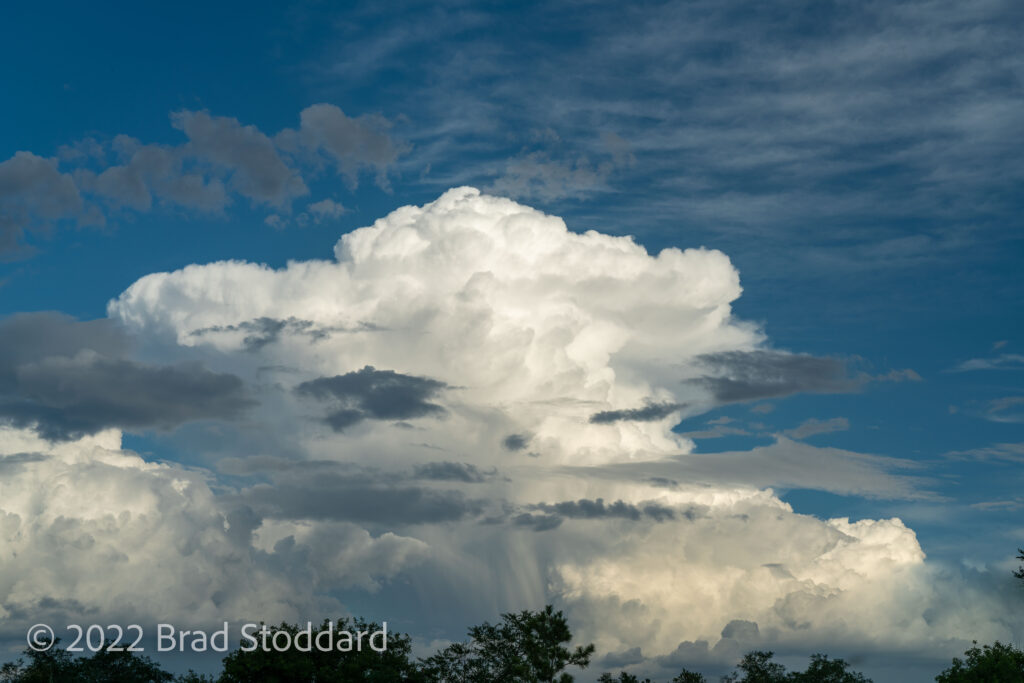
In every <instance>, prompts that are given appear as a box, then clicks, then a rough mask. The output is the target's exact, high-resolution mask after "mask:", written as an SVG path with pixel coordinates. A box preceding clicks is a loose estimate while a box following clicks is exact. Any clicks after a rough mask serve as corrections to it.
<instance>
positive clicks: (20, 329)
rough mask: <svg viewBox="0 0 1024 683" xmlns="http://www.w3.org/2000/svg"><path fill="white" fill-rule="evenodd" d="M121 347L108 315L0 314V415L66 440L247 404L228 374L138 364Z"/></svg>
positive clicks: (172, 422)
mask: <svg viewBox="0 0 1024 683" xmlns="http://www.w3.org/2000/svg"><path fill="white" fill-rule="evenodd" d="M128 346H129V341H128V339H127V338H126V337H125V335H124V333H123V332H122V331H121V330H120V329H119V328H117V327H116V326H115V324H114V323H113V322H112V321H110V320H95V321H86V322H79V321H77V320H74V319H73V318H70V317H68V316H65V315H61V314H56V313H33V314H22V315H16V316H13V317H10V318H7V319H5V320H2V321H0V420H4V421H6V422H8V423H11V424H14V425H16V426H23V427H28V426H34V427H35V428H36V429H37V430H38V432H39V433H40V434H41V435H42V436H44V437H45V438H47V439H52V440H65V439H71V438H76V437H78V436H81V435H83V434H93V433H96V432H98V431H101V430H103V429H107V428H111V427H117V428H121V429H150V428H158V429H171V428H173V427H176V426H178V425H180V424H182V423H184V422H188V421H190V420H197V419H206V418H233V417H236V416H238V415H239V414H240V413H241V411H242V410H244V409H245V408H246V407H248V406H250V405H251V404H252V401H251V400H249V399H248V398H247V396H246V393H245V390H244V387H243V384H242V381H241V380H240V379H239V378H238V377H236V376H234V375H231V374H224V373H215V372H211V371H209V370H206V369H205V368H203V367H202V366H200V365H198V364H195V363H191V364H180V365H173V366H157V365H148V364H143V363H138V362H135V361H133V360H130V359H128V358H125V357H124V355H125V353H126V352H127V350H128Z"/></svg>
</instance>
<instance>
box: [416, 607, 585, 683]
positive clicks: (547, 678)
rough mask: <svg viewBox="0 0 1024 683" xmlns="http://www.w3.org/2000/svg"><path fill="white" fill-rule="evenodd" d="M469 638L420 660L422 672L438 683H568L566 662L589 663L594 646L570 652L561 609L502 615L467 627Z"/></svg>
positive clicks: (550, 608)
mask: <svg viewBox="0 0 1024 683" xmlns="http://www.w3.org/2000/svg"><path fill="white" fill-rule="evenodd" d="M469 637H470V641H469V642H466V643H455V644H454V645H450V646H449V647H447V648H445V649H444V650H442V651H441V652H438V653H437V654H436V655H434V656H433V657H430V658H429V659H427V660H425V661H424V662H423V664H424V667H423V668H424V673H426V674H427V677H428V680H430V681H436V682H437V683H493V682H494V681H502V683H571V681H572V680H573V677H572V676H571V675H569V674H568V673H566V672H565V671H564V669H565V668H566V667H567V666H578V667H580V668H584V667H586V666H587V665H589V664H590V657H591V655H593V654H594V646H593V645H592V644H591V645H587V646H577V647H576V648H575V649H574V650H570V649H569V648H568V647H567V645H568V643H569V642H570V641H571V640H572V632H571V631H570V630H569V625H568V622H567V621H566V619H565V616H564V615H563V614H562V612H561V611H558V612H556V611H554V608H553V607H552V606H551V605H548V606H547V607H545V608H544V609H543V610H540V611H538V612H531V611H529V610H526V611H523V612H519V613H518V614H515V613H509V614H503V615H501V623H500V624H497V625H492V624H489V623H487V622H484V623H483V624H481V625H479V626H473V627H472V628H470V629H469Z"/></svg>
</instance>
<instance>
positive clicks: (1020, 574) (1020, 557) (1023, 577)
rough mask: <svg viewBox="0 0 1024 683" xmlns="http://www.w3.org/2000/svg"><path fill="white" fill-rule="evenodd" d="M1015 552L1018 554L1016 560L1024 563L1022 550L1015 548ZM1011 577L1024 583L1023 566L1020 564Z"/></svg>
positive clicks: (1023, 549) (1023, 550)
mask: <svg viewBox="0 0 1024 683" xmlns="http://www.w3.org/2000/svg"><path fill="white" fill-rule="evenodd" d="M1017 552H1018V553H1019V554H1018V555H1017V559H1018V560H1021V562H1022V563H1024V548H1017ZM1013 575H1014V576H1016V577H1017V578H1018V579H1020V580H1022V581H1024V564H1021V565H1020V569H1018V570H1017V571H1015V572H1014V573H1013Z"/></svg>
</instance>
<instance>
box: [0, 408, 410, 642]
mask: <svg viewBox="0 0 1024 683" xmlns="http://www.w3.org/2000/svg"><path fill="white" fill-rule="evenodd" d="M120 440H121V436H120V434H119V433H118V432H117V431H113V430H110V431H106V432H102V433H100V434H97V435H95V436H92V437H86V438H83V439H80V440H77V441H71V442H61V443H57V444H54V443H50V442H47V441H44V440H43V439H40V438H39V437H37V436H35V435H33V434H31V433H29V432H27V431H25V430H17V429H12V428H5V427H0V474H2V476H0V543H2V545H0V547H2V549H3V550H2V552H0V620H2V621H3V622H4V624H5V629H10V630H11V631H16V630H17V628H19V627H20V628H22V629H24V626H25V624H26V623H29V624H30V623H34V622H38V621H46V620H47V619H48V618H50V617H53V619H52V620H51V621H52V623H54V624H60V623H67V618H68V616H69V615H75V616H78V617H84V616H85V615H87V614H93V615H103V616H104V618H111V619H121V621H120V622H115V623H123V624H127V623H133V622H137V621H139V620H150V623H155V622H156V621H159V620H169V619H170V620H177V621H178V622H179V623H181V624H209V623H216V622H217V621H218V620H223V619H239V620H241V619H252V618H257V619H258V618H265V615H266V616H272V617H274V618H292V619H298V618H300V617H303V618H305V616H306V615H308V614H318V615H323V616H327V615H328V614H330V612H331V610H332V608H333V609H339V608H340V607H339V605H338V604H337V603H336V602H335V601H332V600H331V599H329V598H325V596H324V591H326V590H328V589H331V588H337V587H339V586H360V587H362V588H366V589H371V590H373V589H375V588H376V587H377V585H378V584H377V581H378V580H379V579H381V578H385V577H388V576H390V575H393V574H394V573H395V572H396V571H397V570H398V569H400V568H401V567H403V566H404V565H405V564H407V563H409V562H413V561H415V560H416V558H417V557H418V556H422V555H423V553H424V550H425V546H424V544H423V543H422V542H420V541H417V540H415V539H411V538H403V537H399V536H396V535H394V534H384V535H378V536H376V537H372V536H371V535H370V534H368V533H367V532H366V531H365V530H363V529H361V528H359V527H357V526H355V525H352V524H344V523H326V524H308V523H306V524H286V523H273V524H267V525H261V520H260V519H259V518H258V517H255V516H254V515H253V514H252V513H251V511H250V510H248V509H247V508H245V507H242V506H237V505H236V506H225V505H224V504H223V501H221V500H218V498H217V496H216V495H215V493H214V491H213V490H212V489H211V487H210V485H209V483H208V481H207V477H206V475H205V474H204V473H203V472H201V471H197V470H193V469H186V468H183V467H180V466H176V465H173V464H167V463H152V462H146V461H145V460H143V459H142V458H141V457H139V456H138V455H137V454H135V453H132V452H130V451H125V450H122V449H121V445H120ZM335 614H336V613H335Z"/></svg>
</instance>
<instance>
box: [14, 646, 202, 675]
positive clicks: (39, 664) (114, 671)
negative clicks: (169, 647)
mask: <svg viewBox="0 0 1024 683" xmlns="http://www.w3.org/2000/svg"><path fill="white" fill-rule="evenodd" d="M59 642H60V639H59V638H57V639H55V640H54V644H53V646H52V647H51V648H50V649H48V650H46V651H43V652H40V651H36V650H32V649H26V650H25V651H24V653H23V654H24V656H25V657H27V658H28V661H27V662H26V661H25V660H23V659H18V660H17V661H15V662H8V663H7V664H5V665H4V666H3V668H0V681H2V682H3V683H57V682H58V681H59V682H60V683H65V682H66V683H110V682H111V681H117V683H170V682H171V681H174V680H175V678H174V676H173V675H172V674H170V673H168V672H166V671H164V670H163V669H161V668H160V666H159V665H158V664H156V662H154V661H153V660H151V659H150V658H149V657H146V656H145V655H139V654H136V653H134V652H128V651H120V652H118V651H108V649H107V648H108V647H109V646H110V645H112V643H104V646H103V647H102V648H101V649H100V650H98V651H97V652H94V653H93V654H92V656H90V657H79V658H75V657H72V656H71V654H70V653H69V652H68V651H67V650H64V649H62V648H60V647H58V643H59ZM178 680H188V679H178ZM198 680H202V679H198Z"/></svg>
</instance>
